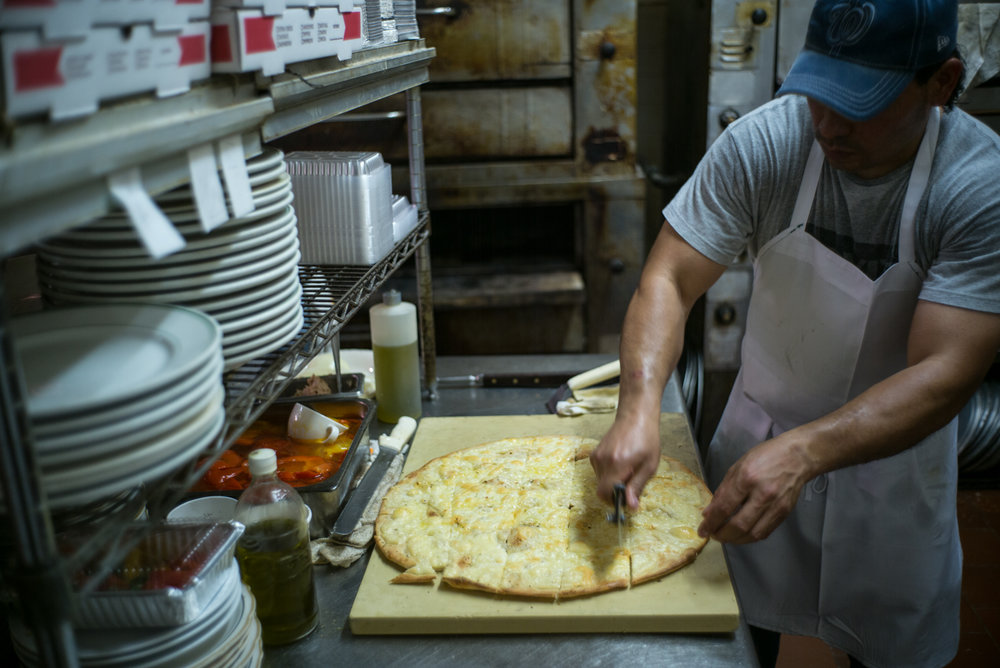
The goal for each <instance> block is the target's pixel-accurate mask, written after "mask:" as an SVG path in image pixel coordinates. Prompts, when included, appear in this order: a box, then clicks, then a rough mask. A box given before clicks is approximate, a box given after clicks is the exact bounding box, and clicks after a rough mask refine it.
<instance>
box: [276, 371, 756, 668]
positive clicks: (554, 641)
mask: <svg viewBox="0 0 1000 668" xmlns="http://www.w3.org/2000/svg"><path fill="white" fill-rule="evenodd" d="M613 359H614V357H613V356H608V355H546V356H502V357H497V356H488V357H439V358H438V360H437V366H438V376H439V377H446V376H459V375H466V374H475V373H488V372H507V373H509V372H539V373H540V372H563V371H566V372H578V371H584V370H586V369H590V368H593V367H596V366H598V365H600V364H602V363H604V362H608V361H611V360H613ZM553 391H554V388H551V387H546V388H468V387H467V388H444V389H439V390H438V397H437V399H435V400H425V401H424V404H423V411H424V416H439V417H444V416H457V415H533V414H543V413H545V412H546V409H545V402H546V400H547V399H548V398H549V396H550V395H551V394H552V392H553ZM662 407H663V410H664V411H665V412H676V413H683V412H684V401H683V397H682V396H681V392H680V384H679V382H678V381H677V378H676V377H675V378H672V379H671V381H670V383H669V385H668V387H667V390H666V392H664V397H663V403H662ZM390 427H391V425H377V426H376V427H373V429H375V430H376V431H377V432H378V433H381V432H383V431H387V430H388V429H389V428H390ZM370 557H371V550H369V551H368V553H367V554H366V555H365V556H364V557H362V558H361V559H359V560H358V561H356V562H354V563H353V564H352V565H351V566H349V567H348V568H335V567H317V569H316V586H317V593H318V598H319V607H320V623H319V627H318V628H317V629H316V630H315V631H314V632H313V633H312V634H311V635H310V636H309V637H307V638H305V639H303V640H301V641H299V642H297V643H295V644H292V645H286V646H283V647H269V648H267V649H266V650H265V655H264V665H265V666H268V667H272V668H285V667H287V666H295V667H297V668H307V667H309V666H355V667H363V666H367V665H377V666H407V667H408V668H409V667H413V668H417V667H421V666H427V667H430V666H433V667H435V668H438V667H441V666H463V667H468V666H510V665H515V664H516V665H541V666H545V667H546V668H550V667H551V666H573V667H574V668H583V667H585V666H615V665H629V666H644V667H645V666H685V667H691V666H694V667H696V666H713V667H714V666H749V667H752V666H756V665H757V660H756V656H755V654H754V651H753V645H752V643H751V640H750V634H749V632H748V631H747V628H746V624H745V623H742V622H741V624H740V628H739V629H737V630H736V631H735V632H734V633H723V634H667V633H664V634H651V633H641V634H640V633H636V634H596V635H595V634H538V635H508V634H503V635H448V636H441V635H433V636H423V635H421V636H393V635H386V636H356V635H354V634H352V633H351V630H350V628H349V624H348V615H349V613H350V611H351V605H352V604H353V602H354V597H355V595H356V594H357V591H358V587H359V586H360V584H361V578H362V576H363V575H364V571H365V568H366V565H367V563H368V559H369V558H370Z"/></svg>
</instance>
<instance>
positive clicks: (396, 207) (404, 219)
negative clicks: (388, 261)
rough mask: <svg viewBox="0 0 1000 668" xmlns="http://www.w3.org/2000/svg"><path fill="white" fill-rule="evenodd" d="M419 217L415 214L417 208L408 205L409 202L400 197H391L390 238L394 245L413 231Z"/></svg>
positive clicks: (413, 205)
mask: <svg viewBox="0 0 1000 668" xmlns="http://www.w3.org/2000/svg"><path fill="white" fill-rule="evenodd" d="M419 220H420V216H419V215H418V214H417V206H416V205H415V204H410V200H408V199H406V198H405V197H403V196H402V195H393V197H392V238H393V240H394V241H395V242H396V243H399V242H400V241H402V240H403V239H404V238H405V237H406V235H408V234H409V233H410V232H412V231H413V230H414V228H415V227H416V226H417V222H418V221H419Z"/></svg>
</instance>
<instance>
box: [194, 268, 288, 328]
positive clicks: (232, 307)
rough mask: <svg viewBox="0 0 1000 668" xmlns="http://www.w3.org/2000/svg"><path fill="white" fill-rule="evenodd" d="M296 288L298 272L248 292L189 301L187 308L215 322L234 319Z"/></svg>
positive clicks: (284, 275) (282, 276)
mask: <svg viewBox="0 0 1000 668" xmlns="http://www.w3.org/2000/svg"><path fill="white" fill-rule="evenodd" d="M296 288H298V289H299V290H301V289H302V286H301V283H299V275H298V272H297V271H296V272H286V273H285V274H283V275H281V276H279V277H278V278H277V279H275V280H273V281H270V282H268V283H266V284H264V285H258V286H254V287H252V288H250V289H249V290H243V291H240V292H233V293H230V294H227V295H223V296H222V297H217V298H211V299H206V300H203V301H201V300H199V301H191V302H190V303H189V304H188V306H190V307H191V308H196V309H198V310H200V311H204V312H205V313H208V314H211V316H212V317H213V318H215V319H216V320H219V319H235V318H238V317H242V316H244V315H246V314H248V313H252V312H254V311H255V310H256V309H257V305H258V303H260V302H262V301H268V302H269V303H270V301H271V300H275V299H278V298H279V295H287V294H288V293H290V292H291V291H292V290H295V289H296Z"/></svg>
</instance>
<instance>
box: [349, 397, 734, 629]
mask: <svg viewBox="0 0 1000 668" xmlns="http://www.w3.org/2000/svg"><path fill="white" fill-rule="evenodd" d="M612 420H613V414H611V413H605V414H590V415H581V416H578V417H572V418H565V417H560V416H557V415H517V416H512V415H508V416H476V417H447V418H437V417H426V418H423V419H422V420H421V421H420V425H419V427H418V428H417V432H416V435H415V436H414V440H413V445H412V446H411V449H410V454H409V456H408V458H407V460H406V464H405V465H404V467H403V475H406V474H407V473H409V472H410V471H413V470H415V469H417V468H419V467H420V466H422V465H423V464H424V463H426V462H427V461H429V460H431V459H433V458H434V457H438V456H441V455H444V454H447V453H449V452H452V451H454V450H459V449H462V448H464V447H468V446H472V445H478V444H480V443H485V442H488V441H493V440H498V439H501V438H509V437H515V436H535V435H542V434H574V435H579V436H588V437H591V438H600V437H601V436H602V435H603V434H604V433H605V432H606V431H607V430H608V428H609V427H610V426H611V422H612ZM660 434H661V448H662V450H663V453H664V454H666V455H668V456H670V457H674V458H675V459H678V460H680V461H681V462H683V463H684V464H685V465H686V466H687V467H688V468H690V469H691V470H692V471H700V470H701V468H700V465H699V463H698V457H697V454H696V451H695V444H694V440H693V439H692V437H691V432H690V429H689V428H688V423H687V418H686V417H685V416H684V415H683V414H680V413H664V414H662V415H661V417H660ZM399 572H400V569H399V568H398V567H397V566H396V565H395V564H393V563H391V562H389V561H388V560H386V559H385V558H384V557H383V556H382V554H381V553H380V552H379V551H378V549H375V550H374V554H372V557H371V559H370V560H369V562H368V567H367V569H366V571H365V573H364V576H363V578H362V581H361V586H360V587H359V589H358V594H357V597H356V598H355V600H354V605H353V606H352V607H351V613H350V616H349V620H350V625H351V631H352V632H353V633H356V634H359V635H366V634H368V635H372V634H439V633H452V634H453V633H490V634H495V633H620V632H633V633H719V632H729V631H733V630H735V629H736V627H737V626H738V624H739V608H738V606H737V603H736V595H735V593H734V591H733V587H732V582H731V580H730V577H729V570H728V568H727V567H726V561H725V557H724V554H723V551H722V546H721V545H720V544H719V543H717V542H715V541H709V543H708V545H706V546H705V549H704V550H702V552H701V554H700V555H698V558H697V559H695V561H694V562H693V563H691V564H689V565H687V566H686V567H684V568H682V569H681V570H679V571H675V572H674V573H671V574H669V575H666V576H664V577H662V578H660V579H659V580H656V581H653V582H647V583H645V584H641V585H638V586H636V587H634V588H631V589H627V590H618V591H613V592H608V593H604V594H598V595H594V596H585V597H581V598H572V599H566V600H562V601H550V600H547V599H530V598H520V597H514V596H501V595H496V594H489V593H481V592H475V591H470V590H459V589H453V588H451V587H449V586H448V585H445V584H441V583H440V582H435V583H434V584H431V585H404V584H392V583H391V582H390V580H391V579H392V578H393V577H395V576H396V575H397V574H398V573H399Z"/></svg>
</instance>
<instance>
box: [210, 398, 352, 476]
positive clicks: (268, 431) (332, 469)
mask: <svg viewBox="0 0 1000 668" xmlns="http://www.w3.org/2000/svg"><path fill="white" fill-rule="evenodd" d="M330 405H331V406H333V404H332V403H331V404H330ZM310 406H311V407H312V408H314V409H317V410H320V412H323V413H324V414H325V415H327V416H328V417H332V418H333V419H335V420H337V421H339V422H341V423H342V424H345V425H347V431H345V432H344V433H342V434H341V435H340V437H339V438H337V439H336V440H335V441H333V442H330V443H320V442H315V441H305V440H298V439H294V438H290V437H288V436H287V435H286V433H287V423H288V414H289V412H290V411H291V404H285V405H282V406H272V407H270V408H269V409H268V410H267V411H265V413H264V415H262V416H261V417H260V418H258V419H257V421H255V422H254V423H253V424H252V425H250V426H249V427H247V429H246V430H245V431H244V432H243V433H242V434H240V436H239V437H238V438H237V439H236V441H235V442H234V443H233V445H232V447H231V448H230V449H228V450H226V451H225V452H223V453H222V455H221V456H220V457H219V458H218V459H217V460H216V461H215V462H213V463H212V465H211V467H210V468H209V469H208V471H206V472H205V474H204V475H203V476H202V477H201V480H199V481H198V483H197V484H195V485H194V486H193V487H192V489H191V491H193V492H208V491H218V490H243V489H246V487H247V485H248V484H250V471H249V469H248V468H247V463H246V457H247V455H248V454H250V452H251V451H252V450H256V449H257V448H270V449H272V450H274V452H275V454H277V456H278V477H279V478H281V479H282V480H284V481H285V482H287V483H288V484H290V485H292V486H293V487H306V486H308V485H315V484H316V483H320V482H323V481H324V480H326V479H328V478H329V477H330V476H332V475H333V474H334V473H336V472H337V471H338V470H339V469H340V465H341V463H342V462H343V460H344V456H345V455H346V454H347V450H348V448H350V447H351V442H352V441H353V440H354V435H355V434H356V433H357V431H358V428H359V427H360V425H361V418H359V417H356V416H354V415H351V416H344V415H339V414H337V413H336V412H335V411H333V410H331V411H330V412H327V411H326V410H322V409H323V408H324V405H323V403H322V402H319V403H314V404H310Z"/></svg>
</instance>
